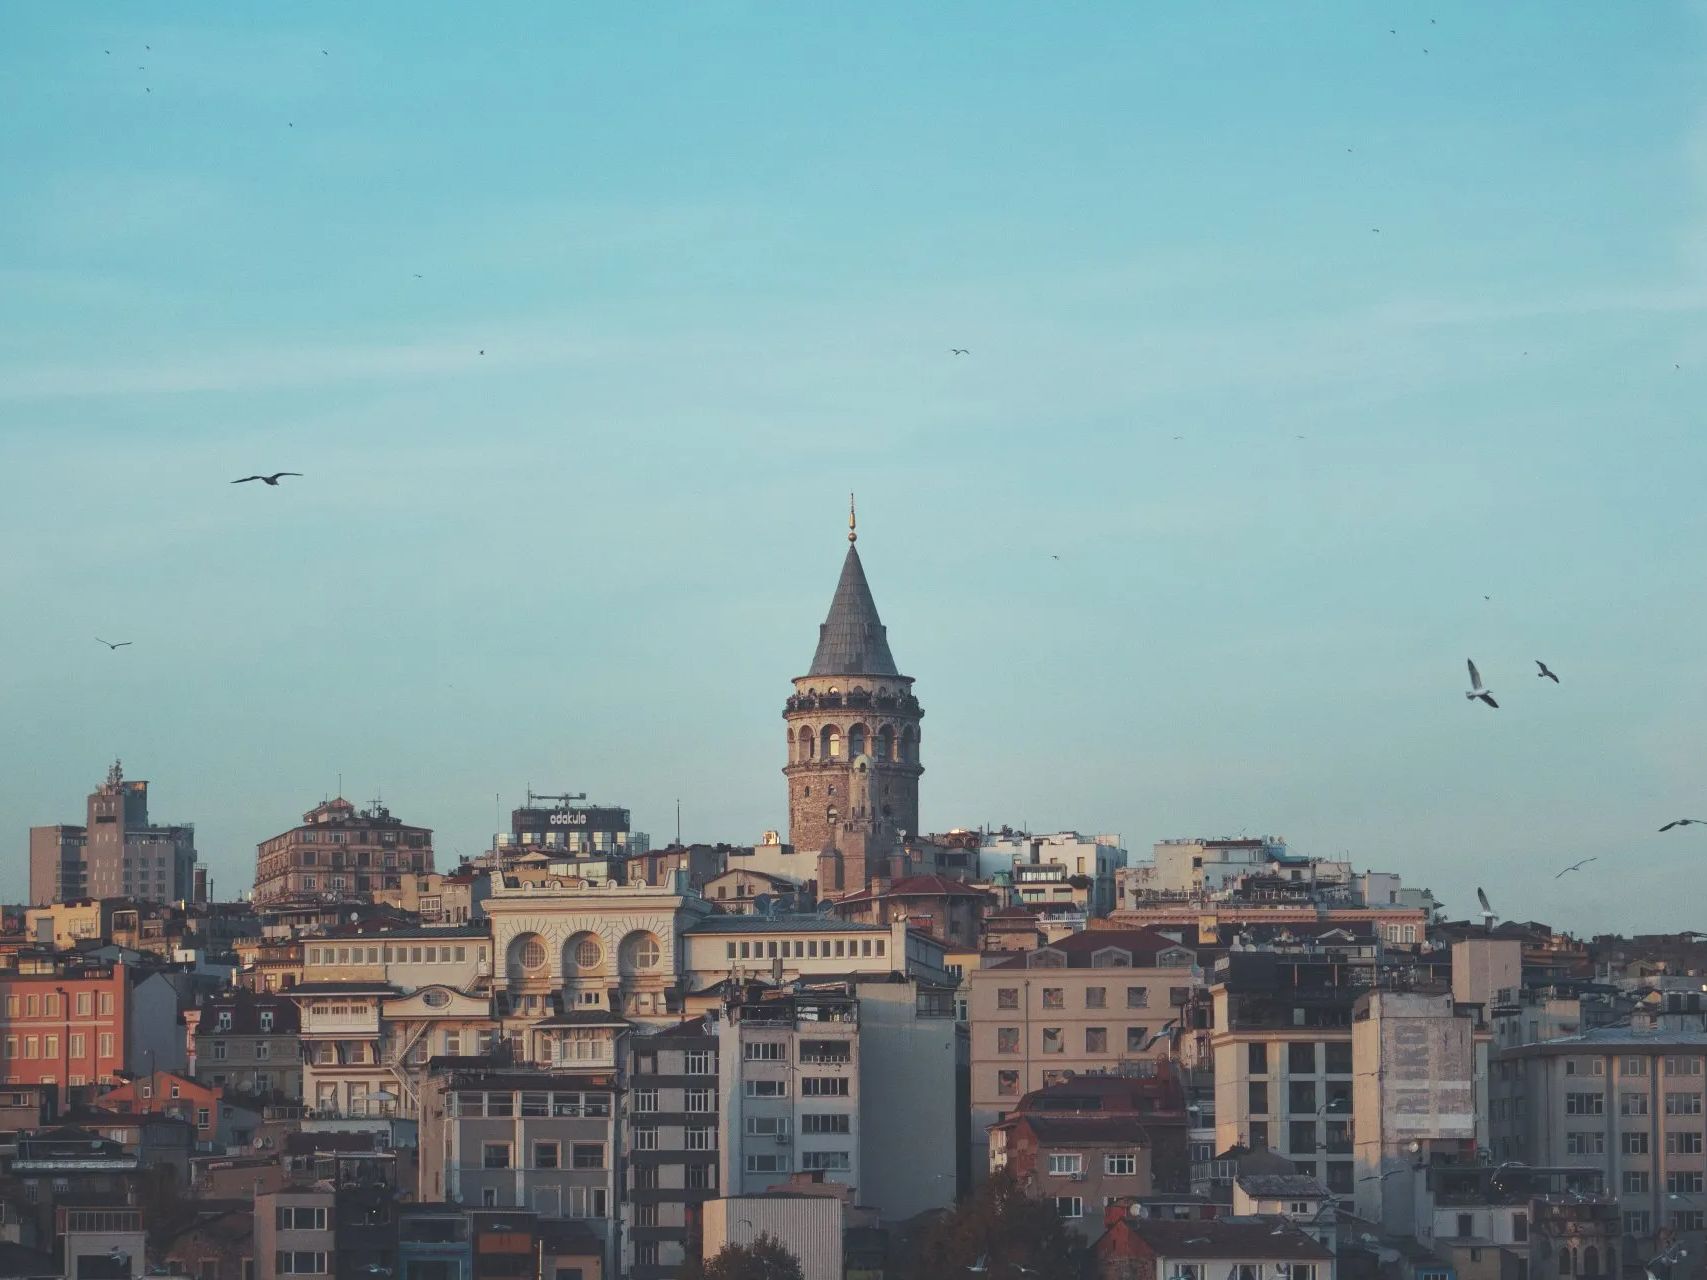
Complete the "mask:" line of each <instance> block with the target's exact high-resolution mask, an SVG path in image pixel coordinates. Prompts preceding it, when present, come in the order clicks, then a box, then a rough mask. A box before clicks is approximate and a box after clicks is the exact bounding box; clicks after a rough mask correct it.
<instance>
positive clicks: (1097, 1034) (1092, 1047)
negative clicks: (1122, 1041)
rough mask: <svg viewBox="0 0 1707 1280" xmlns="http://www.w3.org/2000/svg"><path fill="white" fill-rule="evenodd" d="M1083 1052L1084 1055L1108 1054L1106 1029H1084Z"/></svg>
mask: <svg viewBox="0 0 1707 1280" xmlns="http://www.w3.org/2000/svg"><path fill="white" fill-rule="evenodd" d="M1085 1052H1086V1053H1107V1052H1108V1028H1107V1027H1086V1028H1085Z"/></svg>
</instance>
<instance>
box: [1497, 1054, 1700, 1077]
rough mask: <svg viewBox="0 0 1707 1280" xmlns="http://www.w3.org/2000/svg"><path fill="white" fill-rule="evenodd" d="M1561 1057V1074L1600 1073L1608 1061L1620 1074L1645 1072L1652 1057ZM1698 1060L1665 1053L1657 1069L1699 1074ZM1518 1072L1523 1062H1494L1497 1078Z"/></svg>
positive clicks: (1521, 1069) (1685, 1055) (1520, 1074)
mask: <svg viewBox="0 0 1707 1280" xmlns="http://www.w3.org/2000/svg"><path fill="white" fill-rule="evenodd" d="M1564 1061H1565V1074H1566V1075H1568V1076H1604V1075H1605V1074H1606V1064H1607V1062H1608V1061H1616V1062H1617V1063H1618V1074H1619V1075H1621V1076H1646V1075H1648V1074H1649V1072H1650V1068H1649V1065H1648V1064H1649V1063H1650V1062H1652V1061H1654V1059H1653V1058H1652V1057H1651V1056H1647V1057H1644V1056H1637V1055H1634V1054H1629V1055H1623V1056H1619V1057H1617V1058H1615V1059H1608V1058H1605V1057H1597V1058H1585V1057H1571V1058H1566V1059H1565V1060H1564ZM1701 1061H1702V1060H1701V1057H1700V1056H1699V1055H1696V1054H1666V1055H1664V1056H1663V1057H1662V1058H1660V1059H1659V1062H1660V1067H1661V1069H1663V1070H1664V1073H1665V1074H1666V1075H1668V1076H1699V1075H1700V1074H1701ZM1522 1075H1523V1064H1522V1063H1520V1062H1498V1063H1495V1064H1494V1078H1495V1079H1497V1080H1508V1081H1509V1080H1516V1079H1519V1078H1521V1077H1522Z"/></svg>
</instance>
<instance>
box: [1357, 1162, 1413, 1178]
mask: <svg viewBox="0 0 1707 1280" xmlns="http://www.w3.org/2000/svg"><path fill="white" fill-rule="evenodd" d="M1404 1171H1405V1168H1404V1166H1403V1165H1400V1166H1399V1167H1398V1168H1397V1169H1389V1170H1387V1172H1386V1173H1371V1174H1366V1175H1365V1176H1363V1177H1361V1178H1359V1179H1358V1181H1359V1182H1385V1181H1387V1179H1388V1178H1391V1177H1392V1176H1393V1175H1394V1174H1395V1173H1403V1172H1404Z"/></svg>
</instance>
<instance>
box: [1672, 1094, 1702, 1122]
mask: <svg viewBox="0 0 1707 1280" xmlns="http://www.w3.org/2000/svg"><path fill="white" fill-rule="evenodd" d="M1666 1114H1667V1115H1668V1116H1698V1115H1700V1114H1701V1095H1700V1094H1699V1093H1668V1094H1666Z"/></svg>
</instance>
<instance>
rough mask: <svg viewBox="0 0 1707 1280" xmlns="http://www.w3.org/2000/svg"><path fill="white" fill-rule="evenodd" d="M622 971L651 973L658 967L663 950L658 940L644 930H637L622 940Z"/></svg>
mask: <svg viewBox="0 0 1707 1280" xmlns="http://www.w3.org/2000/svg"><path fill="white" fill-rule="evenodd" d="M621 954H622V971H623V972H624V973H649V972H650V971H651V970H653V969H656V968H657V967H658V960H659V958H660V957H661V956H662V955H663V949H662V948H661V947H660V946H659V945H658V939H657V938H655V937H653V936H652V935H651V934H650V933H647V932H646V931H645V930H644V929H637V930H635V931H634V932H633V933H631V934H629V935H628V936H627V937H626V938H624V939H623V940H622V953H621Z"/></svg>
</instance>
